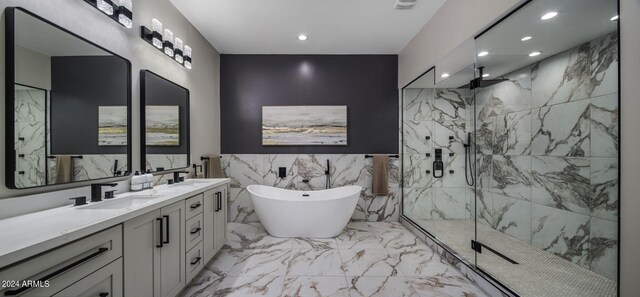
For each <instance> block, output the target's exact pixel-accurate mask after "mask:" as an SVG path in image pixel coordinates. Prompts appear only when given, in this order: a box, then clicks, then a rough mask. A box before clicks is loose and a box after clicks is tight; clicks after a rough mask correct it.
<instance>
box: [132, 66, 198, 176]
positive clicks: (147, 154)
mask: <svg viewBox="0 0 640 297" xmlns="http://www.w3.org/2000/svg"><path fill="white" fill-rule="evenodd" d="M140 106H141V108H140V110H141V112H140V119H141V127H144V133H142V134H141V140H140V143H141V147H142V148H143V149H142V150H141V153H142V156H141V160H142V166H141V168H144V169H145V170H148V171H152V172H162V171H167V170H173V169H180V168H186V167H189V90H188V89H185V88H183V87H181V86H179V85H177V84H175V83H173V82H171V81H169V80H167V79H165V78H163V77H161V76H159V75H157V74H155V73H153V72H151V71H149V70H141V71H140Z"/></svg>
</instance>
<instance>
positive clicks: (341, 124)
mask: <svg viewBox="0 0 640 297" xmlns="http://www.w3.org/2000/svg"><path fill="white" fill-rule="evenodd" d="M262 145H265V146H268V145H347V106H345V105H340V106H330V105H326V106H325V105H314V106H263V107H262Z"/></svg>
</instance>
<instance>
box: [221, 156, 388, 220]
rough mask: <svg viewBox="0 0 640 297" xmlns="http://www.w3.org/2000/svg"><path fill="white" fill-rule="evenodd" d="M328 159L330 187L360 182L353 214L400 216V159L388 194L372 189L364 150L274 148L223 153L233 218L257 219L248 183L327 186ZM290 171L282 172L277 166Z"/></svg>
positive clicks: (370, 166)
mask: <svg viewBox="0 0 640 297" xmlns="http://www.w3.org/2000/svg"><path fill="white" fill-rule="evenodd" d="M327 160H330V164H331V165H330V168H329V172H330V181H331V187H341V186H347V185H359V186H362V187H363V190H362V192H361V195H360V199H359V200H358V204H357V206H356V210H355V212H354V214H353V216H352V220H360V221H397V220H398V218H399V216H400V190H399V189H400V180H401V178H400V176H401V174H400V160H399V159H396V158H391V159H390V161H389V162H390V164H389V181H388V182H389V195H386V196H374V195H373V194H372V181H373V178H372V175H373V164H372V162H373V161H372V159H370V158H365V156H364V154H357V155H356V154H299V155H295V154H272V155H251V154H248V155H245V154H242V155H228V154H223V155H222V167H223V170H224V172H225V174H226V176H227V177H229V178H230V179H231V184H230V190H229V206H228V207H229V212H228V213H229V221H232V222H257V221H258V217H257V215H256V214H255V210H254V208H253V205H252V203H251V198H250V196H249V193H248V192H247V191H246V187H247V186H249V185H253V184H264V185H268V186H274V187H279V188H285V189H293V190H322V189H325V186H326V175H325V170H326V169H327V168H326V167H327V163H326V162H327ZM279 167H285V168H286V176H285V177H284V178H280V177H279V176H278V168H279Z"/></svg>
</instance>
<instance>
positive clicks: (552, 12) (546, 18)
mask: <svg viewBox="0 0 640 297" xmlns="http://www.w3.org/2000/svg"><path fill="white" fill-rule="evenodd" d="M557 15H558V13H557V12H555V11H550V12H547V13H545V14H544V15H543V16H542V17H541V18H540V19H541V20H548V19H551V18H553V17H555V16H557Z"/></svg>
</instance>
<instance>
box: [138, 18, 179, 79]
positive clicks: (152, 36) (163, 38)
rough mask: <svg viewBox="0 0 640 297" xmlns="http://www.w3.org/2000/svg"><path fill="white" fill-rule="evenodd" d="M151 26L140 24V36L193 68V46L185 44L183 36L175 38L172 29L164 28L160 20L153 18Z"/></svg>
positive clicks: (175, 59) (177, 60) (174, 58)
mask: <svg viewBox="0 0 640 297" xmlns="http://www.w3.org/2000/svg"><path fill="white" fill-rule="evenodd" d="M151 27H152V29H149V28H147V27H145V26H140V37H141V38H142V39H143V40H144V41H146V42H147V43H149V44H151V45H153V47H155V48H156V49H158V50H160V51H162V52H163V53H164V54H165V55H167V56H169V57H171V58H172V59H173V60H174V61H176V62H178V63H180V65H182V66H184V67H185V68H187V69H191V47H189V46H188V45H185V44H184V41H182V39H181V38H178V37H175V38H174V36H173V32H172V31H171V30H169V29H167V28H164V29H163V28H162V23H161V22H160V21H159V20H157V19H151ZM161 32H162V34H161Z"/></svg>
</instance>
